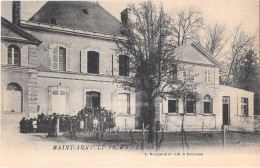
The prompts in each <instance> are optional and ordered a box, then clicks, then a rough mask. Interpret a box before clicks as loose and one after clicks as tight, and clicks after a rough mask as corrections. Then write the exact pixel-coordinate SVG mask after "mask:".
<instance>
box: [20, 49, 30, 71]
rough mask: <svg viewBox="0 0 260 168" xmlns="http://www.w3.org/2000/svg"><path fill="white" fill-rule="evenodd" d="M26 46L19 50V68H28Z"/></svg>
mask: <svg viewBox="0 0 260 168" xmlns="http://www.w3.org/2000/svg"><path fill="white" fill-rule="evenodd" d="M28 51H29V50H28V46H24V47H23V48H22V50H21V66H28V55H29V54H28Z"/></svg>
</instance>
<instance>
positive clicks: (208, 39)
mask: <svg viewBox="0 0 260 168" xmlns="http://www.w3.org/2000/svg"><path fill="white" fill-rule="evenodd" d="M228 39H229V38H226V39H225V27H224V26H221V25H219V24H214V25H212V26H208V27H206V29H205V44H204V46H205V49H206V50H207V51H208V52H209V53H210V54H211V56H212V57H213V58H215V59H219V54H220V53H221V51H223V48H224V46H225V44H226V42H227V41H228Z"/></svg>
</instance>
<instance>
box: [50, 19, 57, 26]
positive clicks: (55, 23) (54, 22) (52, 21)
mask: <svg viewBox="0 0 260 168" xmlns="http://www.w3.org/2000/svg"><path fill="white" fill-rule="evenodd" d="M49 22H50V24H53V25H58V22H57V19H56V18H50V19H49Z"/></svg>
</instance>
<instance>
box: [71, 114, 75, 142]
mask: <svg viewBox="0 0 260 168" xmlns="http://www.w3.org/2000/svg"><path fill="white" fill-rule="evenodd" d="M76 120H77V119H76V118H74V117H70V123H71V124H70V125H71V129H70V133H71V139H72V140H74V139H76V130H77V128H76V127H77V123H76Z"/></svg>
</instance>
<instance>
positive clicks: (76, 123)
mask: <svg viewBox="0 0 260 168" xmlns="http://www.w3.org/2000/svg"><path fill="white" fill-rule="evenodd" d="M115 120H116V113H113V112H111V111H107V110H105V109H104V108H100V107H96V108H92V107H87V106H86V107H85V108H83V109H82V110H81V111H79V113H78V114H77V115H74V116H70V115H57V114H56V113H53V114H52V115H44V114H43V113H41V114H39V115H38V117H37V118H30V119H25V117H23V118H22V120H21V121H20V132H21V133H48V135H47V137H55V136H57V131H58V130H59V132H69V133H71V136H72V137H75V133H76V132H84V133H86V132H98V131H102V132H106V131H111V130H112V129H113V128H114V127H115V126H116V122H115Z"/></svg>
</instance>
